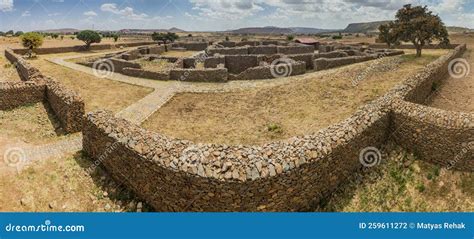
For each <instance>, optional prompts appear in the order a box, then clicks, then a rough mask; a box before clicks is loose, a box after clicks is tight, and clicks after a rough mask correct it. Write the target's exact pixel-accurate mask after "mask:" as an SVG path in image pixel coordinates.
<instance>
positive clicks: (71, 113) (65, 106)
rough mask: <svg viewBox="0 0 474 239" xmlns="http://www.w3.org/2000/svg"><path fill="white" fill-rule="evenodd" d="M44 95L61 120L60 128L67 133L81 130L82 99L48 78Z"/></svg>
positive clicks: (82, 115)
mask: <svg viewBox="0 0 474 239" xmlns="http://www.w3.org/2000/svg"><path fill="white" fill-rule="evenodd" d="M45 96H46V101H47V102H48V103H49V105H50V107H51V109H52V110H53V111H54V113H55V115H56V117H57V118H58V119H59V121H60V122H61V126H62V128H63V129H64V130H65V131H66V132H67V133H75V132H79V131H81V130H82V123H83V117H84V112H85V106H84V100H83V99H82V98H81V97H80V96H79V95H78V94H77V93H75V92H74V91H72V90H69V89H67V88H66V87H64V86H63V85H61V84H60V83H59V82H57V81H55V80H53V79H51V78H48V79H47V87H46V95H45Z"/></svg>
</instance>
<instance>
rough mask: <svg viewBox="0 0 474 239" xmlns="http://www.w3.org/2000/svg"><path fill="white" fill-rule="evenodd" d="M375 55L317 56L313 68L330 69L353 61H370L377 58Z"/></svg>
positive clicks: (318, 69)
mask: <svg viewBox="0 0 474 239" xmlns="http://www.w3.org/2000/svg"><path fill="white" fill-rule="evenodd" d="M377 57H378V56H377V55H369V56H348V57H340V58H329V59H328V58H318V59H316V60H314V69H315V70H316V71H321V70H326V69H331V68H335V67H339V66H345V65H350V64H354V63H359V62H364V61H370V60H374V59H377Z"/></svg>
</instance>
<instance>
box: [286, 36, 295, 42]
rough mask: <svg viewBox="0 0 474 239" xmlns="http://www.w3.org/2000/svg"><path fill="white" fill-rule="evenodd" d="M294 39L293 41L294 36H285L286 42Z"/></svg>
mask: <svg viewBox="0 0 474 239" xmlns="http://www.w3.org/2000/svg"><path fill="white" fill-rule="evenodd" d="M294 39H295V36H293V35H288V36H286V40H288V41H293V40H294Z"/></svg>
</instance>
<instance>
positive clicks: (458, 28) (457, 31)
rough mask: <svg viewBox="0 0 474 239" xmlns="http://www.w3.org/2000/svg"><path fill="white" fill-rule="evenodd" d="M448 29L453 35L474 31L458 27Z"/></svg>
mask: <svg viewBox="0 0 474 239" xmlns="http://www.w3.org/2000/svg"><path fill="white" fill-rule="evenodd" d="M446 28H447V29H448V32H452V33H462V32H472V31H473V30H472V29H469V28H467V27H456V26H448V27H446Z"/></svg>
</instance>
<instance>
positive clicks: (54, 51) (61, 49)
mask: <svg viewBox="0 0 474 239" xmlns="http://www.w3.org/2000/svg"><path fill="white" fill-rule="evenodd" d="M153 44H156V43H155V42H131V43H119V44H101V45H92V46H90V48H89V49H87V48H86V47H85V46H84V45H82V46H66V47H48V48H38V49H35V50H34V52H35V53H36V54H38V55H43V54H58V53H67V52H82V51H99V50H113V49H116V48H121V47H135V46H143V45H153ZM13 52H15V53H16V54H20V55H24V54H26V53H28V49H14V50H13Z"/></svg>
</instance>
